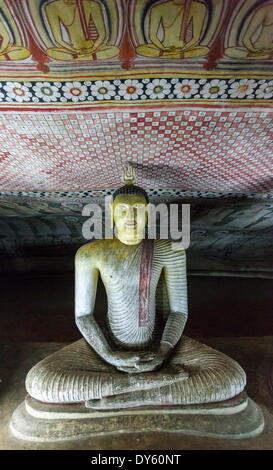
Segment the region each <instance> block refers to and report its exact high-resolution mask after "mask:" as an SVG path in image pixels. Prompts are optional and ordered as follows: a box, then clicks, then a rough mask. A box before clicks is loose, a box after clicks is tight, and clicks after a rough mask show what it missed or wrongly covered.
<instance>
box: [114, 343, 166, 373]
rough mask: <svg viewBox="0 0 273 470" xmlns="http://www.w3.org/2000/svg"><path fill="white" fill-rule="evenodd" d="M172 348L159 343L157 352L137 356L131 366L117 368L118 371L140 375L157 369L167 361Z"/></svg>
mask: <svg viewBox="0 0 273 470" xmlns="http://www.w3.org/2000/svg"><path fill="white" fill-rule="evenodd" d="M172 349H173V348H172V346H171V345H170V344H169V343H166V342H161V343H160V347H159V349H158V351H157V352H147V353H143V354H141V355H139V359H138V361H137V362H136V363H135V364H134V365H131V366H125V367H124V366H121V367H118V369H119V370H121V371H123V372H127V373H130V374H140V373H142V372H151V371H154V370H157V369H159V368H160V367H161V366H162V365H163V364H164V363H165V362H166V360H167V359H168V357H169V355H170V353H171V351H172Z"/></svg>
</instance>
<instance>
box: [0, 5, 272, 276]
mask: <svg viewBox="0 0 273 470" xmlns="http://www.w3.org/2000/svg"><path fill="white" fill-rule="evenodd" d="M272 6H273V3H272V1H269V0H259V1H257V0H229V1H227V0H198V1H189V0H187V1H186V0H169V1H165V0H162V1H155V0H129V1H126V0H0V39H1V41H0V256H1V257H2V259H3V260H4V261H5V260H7V259H8V262H9V260H10V257H11V258H13V259H15V258H16V257H17V259H19V258H20V257H23V256H25V255H26V253H30V255H31V254H33V253H36V251H35V250H39V249H40V250H41V247H45V246H46V247H47V248H48V250H49V251H50V249H51V250H52V247H53V246H58V247H59V246H62V249H63V250H64V252H65V253H66V251H65V250H68V248H69V249H71V250H72V251H73V249H74V248H75V246H76V245H80V244H81V243H83V242H84V240H83V239H82V237H81V230H80V224H81V209H82V206H83V204H85V203H86V202H94V201H95V202H97V203H98V204H100V205H103V200H104V197H105V195H108V194H111V193H112V192H113V190H114V189H115V188H117V187H118V186H119V185H120V184H121V173H122V168H123V167H124V165H126V163H128V162H130V163H131V164H132V165H133V166H134V167H135V170H136V175H137V183H138V184H139V185H141V186H142V187H144V188H145V189H146V190H147V191H148V193H149V195H150V197H151V200H152V201H153V202H155V203H156V202H162V201H163V202H168V203H169V202H172V201H180V202H181V201H182V202H183V201H190V202H191V203H192V217H193V219H192V227H193V237H192V240H193V242H192V246H191V248H190V250H189V251H190V253H192V254H191V256H190V263H191V265H192V269H193V270H196V271H202V270H205V269H208V270H210V271H215V272H216V271H217V270H218V271H219V270H221V266H222V269H225V270H226V271H229V272H234V271H237V272H238V271H240V272H241V271H249V272H254V271H255V272H257V271H259V272H260V273H262V274H261V275H264V273H272V272H273V262H270V259H272V256H273V248H272V243H271V240H272V234H273V222H272V207H273V158H272V129H273V127H272V123H273V107H272V98H273V69H272V64H273V42H272V37H273V8H272ZM64 247H65V248H64ZM209 255H210V256H209ZM253 256H254V258H253ZM7 257H8V258H7ZM198 259H199V260H201V264H202V263H203V264H202V266H201V267H200V266H199V267H198ZM223 260H225V262H224V263H223ZM221 263H222V264H221ZM4 264H5V263H4ZM223 266H224V268H223ZM5 269H6V268H5Z"/></svg>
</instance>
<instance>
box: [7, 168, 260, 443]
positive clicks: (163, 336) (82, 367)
mask: <svg viewBox="0 0 273 470" xmlns="http://www.w3.org/2000/svg"><path fill="white" fill-rule="evenodd" d="M123 181H124V186H123V187H121V188H119V189H118V190H116V192H115V194H114V203H113V208H112V209H113V218H114V224H115V233H116V235H115V237H114V238H113V239H112V240H98V241H95V242H92V243H87V244H86V245H84V246H82V247H81V248H80V249H79V250H78V252H77V254H76V263H75V266H76V291H75V292H76V293H75V296H76V299H75V310H76V312H75V313H76V324H77V326H78V328H79V330H80V332H81V334H82V336H83V338H82V339H81V340H79V341H77V342H75V343H73V344H71V345H69V346H66V347H65V348H63V349H61V350H60V351H57V352H56V353H54V354H52V355H51V356H49V357H47V358H45V359H44V360H42V361H41V362H39V363H38V364H36V365H35V366H34V367H33V368H32V369H31V370H30V371H29V373H28V375H27V378H26V389H27V392H28V396H27V397H26V399H25V402H24V403H22V404H21V405H20V406H19V407H18V408H17V409H16V410H15V412H14V413H13V416H12V420H11V430H12V432H13V434H14V435H15V436H16V437H18V438H20V439H25V440H32V441H40V442H46V441H58V440H67V439H76V438H77V439H78V438H79V437H82V438H86V437H88V436H92V435H97V434H101V433H105V434H106V433H115V432H139V431H176V432H180V433H182V434H191V435H197V436H213V437H223V438H246V437H251V436H255V435H257V434H259V433H260V432H261V431H262V429H263V426H264V420H263V415H262V413H261V411H260V409H259V408H258V406H257V405H256V404H255V403H254V402H253V401H252V400H251V399H249V398H248V397H247V395H246V393H245V392H244V388H245V385H246V376H245V372H244V371H243V369H242V368H241V367H240V365H239V364H238V363H237V362H235V361H234V360H233V359H231V358H229V357H227V356H226V355H225V354H223V353H221V352H218V351H215V350H214V349H212V348H210V347H208V346H206V345H204V344H201V343H199V342H197V341H195V340H193V339H190V338H188V337H186V336H184V334H183V331H184V327H185V324H186V321H187V314H188V306H187V276H186V258H185V252H184V250H182V249H181V250H174V249H173V246H172V243H171V242H170V241H169V240H161V239H156V240H149V239H145V238H144V235H143V234H144V229H145V225H146V223H147V209H148V208H149V205H148V196H147V194H146V192H145V191H144V190H143V189H142V188H140V187H138V186H135V185H134V171H133V169H132V168H131V167H127V168H126V169H125V172H124V178H123ZM99 275H100V276H101V279H102V281H103V283H104V286H105V290H106V293H107V301H108V312H107V325H106V327H105V328H104V327H100V326H99V324H98V322H97V321H96V319H95V316H94V305H95V298H96V287H97V280H98V276H99ZM128 417H129V419H128Z"/></svg>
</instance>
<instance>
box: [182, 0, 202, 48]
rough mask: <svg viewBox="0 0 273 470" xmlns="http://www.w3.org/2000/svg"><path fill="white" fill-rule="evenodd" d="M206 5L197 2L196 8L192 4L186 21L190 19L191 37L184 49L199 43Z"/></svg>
mask: <svg viewBox="0 0 273 470" xmlns="http://www.w3.org/2000/svg"><path fill="white" fill-rule="evenodd" d="M206 12H207V10H206V7H205V5H203V4H201V3H199V2H198V8H197V9H196V8H195V6H194V5H193V6H192V8H191V10H190V14H189V19H188V21H187V24H188V23H189V22H190V20H192V30H193V31H192V39H191V40H190V41H189V42H188V43H187V44H186V45H185V48H184V50H185V51H186V50H188V49H191V47H193V46H195V45H196V44H198V43H199V41H200V38H201V34H202V29H203V25H204V21H205V18H206Z"/></svg>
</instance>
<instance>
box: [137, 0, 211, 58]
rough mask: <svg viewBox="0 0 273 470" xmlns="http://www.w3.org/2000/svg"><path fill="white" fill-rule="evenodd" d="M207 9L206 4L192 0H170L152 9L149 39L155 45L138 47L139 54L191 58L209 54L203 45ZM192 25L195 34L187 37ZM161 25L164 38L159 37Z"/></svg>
mask: <svg viewBox="0 0 273 470" xmlns="http://www.w3.org/2000/svg"><path fill="white" fill-rule="evenodd" d="M206 13H207V8H206V6H205V5H204V4H203V3H200V2H195V1H193V2H192V1H189V0H169V1H166V2H162V3H160V4H158V5H155V6H153V7H152V9H151V13H150V22H149V38H150V41H151V44H142V45H140V46H139V47H137V49H136V50H137V53H138V54H140V55H143V56H146V57H161V58H172V59H175V58H180V59H184V58H190V57H201V56H205V55H206V54H207V53H208V52H209V48H208V47H206V46H202V45H200V44H199V43H200V39H201V34H202V29H203V26H204V21H205V18H206ZM190 23H191V24H192V37H191V39H190V40H189V41H187V40H186V36H187V35H186V32H187V29H188V25H189V24H190ZM160 26H161V27H162V28H163V39H162V40H160V39H159V37H158V31H159V28H160Z"/></svg>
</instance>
